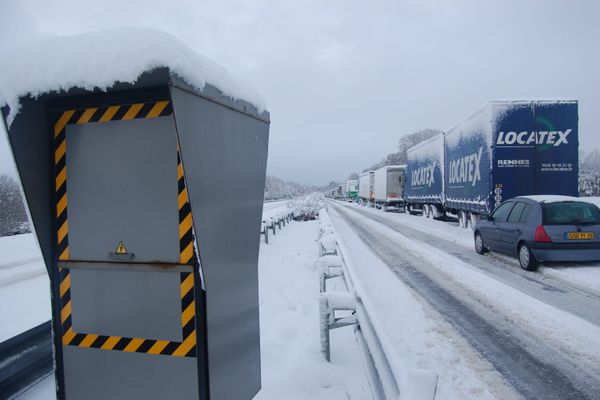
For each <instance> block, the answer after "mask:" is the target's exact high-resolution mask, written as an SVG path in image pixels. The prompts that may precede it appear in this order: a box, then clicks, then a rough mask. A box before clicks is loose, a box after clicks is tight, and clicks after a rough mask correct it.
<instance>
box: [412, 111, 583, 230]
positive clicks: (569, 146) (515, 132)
mask: <svg viewBox="0 0 600 400" xmlns="http://www.w3.org/2000/svg"><path fill="white" fill-rule="evenodd" d="M577 109H578V104H577V101H575V100H568V101H567V100H560V101H558V100H543V101H492V102H490V103H488V104H486V105H485V106H484V107H482V108H481V109H480V110H479V111H477V112H476V113H474V114H473V115H471V116H470V117H468V118H466V119H465V120H463V121H462V122H461V123H459V124H458V125H456V126H455V127H453V128H452V129H450V130H448V131H447V132H445V133H444V134H441V135H438V136H436V137H434V138H432V139H430V140H429V141H427V142H424V143H421V144H420V145H417V146H415V147H413V148H411V149H409V151H408V154H409V157H408V168H407V173H408V179H410V184H409V186H408V188H407V189H408V192H409V193H408V194H407V201H408V202H409V205H415V204H416V203H418V202H421V203H422V205H421V209H422V210H423V215H425V216H432V217H441V216H443V215H445V214H451V215H455V216H456V217H458V220H459V223H460V225H461V226H462V227H467V226H471V227H474V226H475V225H476V224H477V222H478V221H479V219H480V217H481V215H482V214H490V213H491V212H492V211H493V209H494V208H495V207H497V206H498V205H499V204H500V203H501V202H502V201H503V200H506V199H510V198H513V197H517V196H524V195H533V194H556V195H566V196H578V194H579V193H578V175H579V167H578V161H579V155H578V150H579V143H578V111H577ZM432 154H433V155H435V156H434V157H429V158H428V157H427V156H428V155H432ZM440 158H441V159H442V160H443V161H442V162H440V165H443V169H442V171H441V177H442V178H443V183H442V182H440V184H438V182H439V178H440V173H437V171H436V170H435V168H434V166H431V165H430V166H429V168H433V170H432V171H433V172H428V171H427V168H428V165H427V160H433V159H435V162H438V161H439V160H440ZM423 169H425V172H421V171H423ZM429 179H432V180H433V182H432V183H430V181H429ZM427 185H430V186H427ZM421 186H425V187H431V188H436V190H432V191H431V193H429V192H427V195H420V196H419V195H418V194H415V193H418V190H421V189H420V188H421ZM439 189H441V190H440V191H438V190H439ZM422 191H423V192H424V190H422ZM428 196H430V197H428Z"/></svg>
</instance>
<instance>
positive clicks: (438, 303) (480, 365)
mask: <svg viewBox="0 0 600 400" xmlns="http://www.w3.org/2000/svg"><path fill="white" fill-rule="evenodd" d="M332 204H333V207H332V208H333V210H334V212H331V213H330V214H331V215H332V217H334V223H336V227H337V228H338V235H340V236H342V238H343V240H345V241H346V242H348V241H350V242H351V243H352V244H351V245H350V244H348V243H347V244H348V247H350V248H352V249H354V251H358V250H356V249H357V248H360V247H361V246H363V247H366V248H367V250H366V251H368V252H369V254H368V255H364V254H362V255H361V254H360V252H359V254H358V255H356V254H355V255H353V257H363V259H364V265H363V268H365V270H368V273H365V276H364V279H365V281H367V280H373V281H374V282H375V284H378V285H383V284H384V283H383V282H381V279H380V281H379V282H377V279H375V278H374V277H373V276H374V275H382V276H383V275H385V274H386V273H387V274H388V275H389V272H390V271H391V272H392V274H393V276H394V279H393V280H394V282H393V283H390V282H387V281H389V280H390V278H389V277H387V278H386V279H385V280H386V282H385V285H386V289H385V290H381V288H380V289H379V290H377V288H374V290H373V291H372V293H373V296H374V297H379V299H378V300H379V301H380V302H381V303H382V306H383V305H384V304H385V303H386V302H388V306H387V307H385V308H382V310H385V313H386V314H385V315H388V317H389V319H390V321H394V320H395V318H397V316H396V315H397V314H401V315H405V316H406V318H410V320H414V319H415V318H418V317H417V314H419V313H421V314H422V315H424V316H425V317H423V318H422V319H421V320H420V323H413V324H411V328H410V329H406V328H404V331H405V332H402V329H403V328H402V327H400V326H399V330H397V331H396V340H397V341H398V342H402V341H409V342H410V343H411V345H412V347H408V348H405V349H404V357H405V358H406V360H407V362H409V361H408V360H410V359H411V357H412V358H414V362H415V363H417V364H418V363H425V364H426V365H428V366H429V367H433V368H434V369H437V371H438V373H439V374H440V386H439V392H438V398H440V399H441V398H459V397H460V398H502V399H503V398H509V397H510V394H507V393H510V390H511V388H514V390H516V392H518V394H519V395H520V396H522V397H523V398H526V399H592V398H597V396H598V393H600V326H599V325H600V324H599V319H598V313H599V312H598V310H600V297H598V295H597V293H595V292H594V291H593V290H586V289H585V288H583V287H579V286H575V285H572V284H570V283H566V282H563V281H560V280H556V279H554V278H552V277H550V276H547V275H544V274H531V273H530V274H527V273H525V272H523V273H521V271H520V270H519V269H518V267H516V268H513V267H509V266H508V265H509V263H510V261H508V260H504V259H503V258H501V257H500V258H499V257H494V256H492V257H483V256H479V255H477V254H475V253H474V251H473V250H472V248H471V247H470V246H469V248H468V249H467V248H466V247H465V246H464V245H463V243H466V241H464V240H463V239H461V235H460V234H456V235H455V234H454V232H453V230H454V228H453V227H452V226H449V225H448V224H446V225H445V226H444V228H439V226H435V224H433V223H435V222H437V221H430V220H423V219H422V218H418V217H413V216H408V215H398V214H386V213H382V212H380V211H376V210H372V209H365V208H363V207H358V206H354V205H347V204H343V203H332ZM338 225H339V226H338ZM423 227H425V228H423ZM456 230H457V231H458V229H456ZM442 231H444V232H443V233H442ZM351 252H352V250H351ZM374 256H375V257H376V258H378V260H377V262H381V263H382V264H383V265H385V268H386V269H387V272H386V273H384V272H383V271H382V268H381V267H378V268H377V269H376V268H374V267H373V265H372V264H377V262H373V261H370V260H372V259H373V258H374ZM394 285H395V291H396V292H399V293H400V292H404V293H406V292H407V291H408V292H409V294H410V296H408V297H409V298H410V297H411V296H412V298H416V299H418V304H419V307H421V308H422V309H421V310H419V309H418V307H413V308H414V309H413V310H412V313H411V314H407V312H406V310H402V309H398V307H397V306H395V305H392V304H389V303H391V302H393V300H394V294H392V293H390V292H393V291H394ZM376 300H377V299H376ZM413 303H414V301H413ZM408 304H411V303H410V302H408ZM390 324H392V322H390ZM431 324H433V325H434V326H435V328H431V327H428V328H426V327H427V326H429V325H431ZM448 325H449V326H450V327H451V329H447V328H448ZM415 326H417V328H415ZM419 326H425V327H424V328H423V329H418V327H419ZM432 330H433V331H434V332H438V333H439V332H442V335H441V338H438V341H437V342H436V341H435V339H434V338H435V334H432V332H431V331H432ZM406 331H408V332H412V335H407V333H408V332H406ZM393 334H394V333H393V332H392V335H393ZM421 336H423V337H424V338H425V340H427V339H426V338H428V337H431V339H430V340H431V341H428V342H427V345H424V346H422V347H419V346H418V343H419V342H420V340H419V339H417V338H419V337H421ZM439 340H441V341H443V342H445V344H449V343H450V344H453V345H454V346H450V348H445V344H443V343H442V342H440V341H439ZM463 342H464V343H463ZM465 344H467V345H465ZM427 346H429V349H427ZM457 348H458V349H461V351H460V352H458V354H456V355H455V357H450V359H453V358H454V359H453V362H454V364H456V366H453V365H452V363H450V362H449V358H448V357H449V356H448V354H453V352H454V353H457V351H456V349H457ZM473 350H474V351H473ZM470 352H472V353H473V354H470ZM411 354H412V356H411ZM465 357H470V358H471V359H472V360H475V361H474V362H472V363H470V364H469V363H468V362H465ZM454 369H458V370H460V371H461V372H460V374H459V376H461V377H462V378H458V376H456V375H455V372H454V371H453V370H454ZM458 379H463V380H465V381H466V383H464V384H461V383H459V380H458ZM475 393H478V394H477V395H474V394H475Z"/></svg>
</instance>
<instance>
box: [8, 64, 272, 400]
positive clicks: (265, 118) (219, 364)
mask: <svg viewBox="0 0 600 400" xmlns="http://www.w3.org/2000/svg"><path fill="white" fill-rule="evenodd" d="M152 99H170V100H171V102H172V105H173V110H174V112H173V114H174V120H175V127H174V128H175V132H176V136H177V139H178V141H179V144H180V152H181V160H182V164H183V167H184V169H185V178H186V186H187V190H188V196H189V202H190V206H191V209H192V215H193V219H194V227H193V229H194V233H195V239H196V249H197V251H198V254H199V258H200V260H199V267H200V268H196V271H195V273H194V275H195V281H196V282H198V283H200V284H199V285H197V286H196V294H197V297H196V298H197V304H196V307H197V308H196V310H197V311H196V315H197V318H198V319H199V320H198V322H197V325H196V326H197V330H198V331H199V333H198V348H199V352H198V361H197V362H198V368H197V376H195V377H193V378H194V379H197V381H198V387H199V391H198V395H199V398H202V399H204V398H212V399H233V400H235V399H240V400H241V399H250V398H252V397H253V396H254V395H255V394H256V393H257V392H258V390H259V389H260V336H259V308H258V271H257V263H258V248H259V240H260V222H261V221H260V219H261V213H262V203H263V193H264V183H265V172H266V162H267V151H268V139H269V124H270V117H269V113H268V112H266V111H265V112H259V111H258V110H256V109H255V108H254V107H253V106H252V105H251V104H249V103H246V102H244V101H239V100H233V99H231V98H228V97H225V96H223V95H222V94H221V93H220V92H219V91H218V90H217V89H216V88H214V87H212V86H210V85H206V86H205V88H204V89H203V90H201V91H200V90H197V89H195V88H192V87H190V86H188V85H187V84H186V83H185V82H184V81H183V80H182V79H180V78H179V77H177V76H175V75H173V74H171V73H170V72H169V70H168V69H166V68H161V69H157V70H154V71H152V72H148V73H145V74H143V75H142V76H141V77H140V78H139V79H138V81H137V82H136V83H135V84H122V83H119V84H115V85H114V86H113V87H112V88H110V89H109V90H108V91H106V92H102V91H100V90H93V91H87V90H82V89H75V88H74V89H70V90H69V91H67V92H61V93H51V94H46V95H42V96H40V97H38V98H36V99H33V98H30V97H28V98H23V99H21V105H22V108H21V111H20V113H19V114H18V115H17V117H16V119H15V120H14V122H13V123H12V125H11V126H10V129H7V132H8V138H9V143H10V146H11V148H12V152H13V155H14V158H15V162H16V165H17V170H18V173H19V176H20V179H21V182H22V186H23V190H24V194H25V198H26V201H27V205H28V207H29V212H30V215H31V219H32V222H33V226H34V229H35V233H36V236H37V238H38V241H39V244H40V247H41V250H42V254H43V257H44V261H45V263H46V267H47V269H48V273H49V276H50V278H51V282H52V304H53V330H54V332H55V335H54V341H55V343H54V347H55V367H56V379H57V387H58V398H59V399H64V398H66V394H65V380H67V379H71V378H72V379H78V377H77V374H79V373H80V372H81V371H75V372H73V375H72V376H68V375H67V374H69V373H70V372H69V371H72V370H71V369H69V371H66V370H65V364H64V356H65V354H63V346H62V343H61V322H60V315H61V314H60V308H59V304H58V299H59V277H58V267H59V263H58V261H57V259H58V254H57V248H56V245H55V243H56V241H57V233H56V232H57V226H56V225H57V224H56V221H55V207H56V199H55V191H54V159H53V157H54V147H53V128H52V127H53V115H54V114H53V113H54V112H55V111H56V110H61V109H62V110H64V109H66V108H68V107H76V106H77V107H87V106H97V105H99V104H105V105H110V104H121V103H124V102H135V101H148V100H152ZM2 111H3V116H4V121H6V116H7V115H8V111H9V110H8V109H6V108H4V109H3V110H2ZM175 184H176V182H175ZM140 234H141V235H143V234H144V232H140ZM83 264H85V263H83ZM123 265H124V268H125V269H127V268H128V267H126V264H123ZM144 265H146V267H144V268H147V269H148V270H149V271H150V270H153V271H154V270H156V268H158V269H160V268H162V267H161V266H160V265H157V266H152V265H151V264H144ZM84 267H85V265H84V266H82V268H84ZM133 267H134V266H132V267H131V268H133ZM95 268H99V267H98V266H96V267H95ZM135 268H138V267H135ZM79 275H81V277H78V279H79V280H80V281H82V282H83V280H82V279H86V280H87V281H89V277H85V276H84V275H82V274H79ZM159 286H160V285H158V284H157V285H155V287H159ZM145 295H148V296H160V295H161V293H145ZM92 300H93V299H89V301H92ZM80 306H81V305H80ZM168 308H169V307H165V310H167V309H168ZM83 322H84V323H86V324H88V325H93V324H94V321H93V318H92V319H90V320H88V321H87V322H85V321H83ZM134 325H135V324H134ZM131 329H135V326H132V327H131ZM152 329H155V330H157V331H158V332H160V330H161V329H162V328H161V327H160V326H154V327H153V328H152ZM167 333H168V332H167ZM73 349H76V348H73ZM73 349H69V351H71V350H73ZM90 350H95V349H90ZM106 353H110V352H106ZM121 354H123V355H124V356H126V357H123V359H124V361H123V363H127V362H128V361H126V360H125V358H135V357H134V356H135V355H136V354H135V353H127V354H126V353H121ZM141 356H144V357H148V355H146V354H143V355H141ZM77 357H79V356H77ZM140 360H142V358H136V360H135V361H132V364H130V367H131V369H130V370H129V371H135V369H137V368H141V369H142V370H143V368H144V365H145V364H144V362H143V360H142V361H140ZM165 360H169V361H166V362H165V364H164V365H162V366H159V367H160V368H159V370H157V369H155V367H152V368H153V369H152V371H154V372H152V373H148V375H147V376H146V382H144V383H143V384H144V385H149V387H152V385H153V384H155V385H160V384H161V381H160V378H161V377H162V378H163V379H165V378H167V377H168V376H167V375H168V374H172V375H175V374H177V373H178V370H177V369H176V368H173V369H172V368H171V366H170V365H171V362H172V360H171V359H169V358H168V357H166V358H165ZM90 361H93V360H92V359H89V358H86V357H83V358H81V360H80V362H81V363H86V362H88V363H89V362H90ZM99 362H103V361H102V360H100V361H99ZM123 365H126V364H123ZM81 367H82V368H83V367H84V365H81ZM157 368H158V367H157ZM115 373H122V374H125V373H127V370H126V369H123V370H122V371H117V372H115ZM157 374H158V375H157ZM140 376H141V377H143V376H144V375H143V374H141V375H140ZM173 379H174V380H171V382H172V383H173V384H175V383H176V381H177V379H180V378H179V377H173ZM181 379H183V377H181ZM165 381H169V379H165ZM95 384H97V385H101V384H102V382H101V381H100V380H98V381H97V382H95ZM162 384H163V385H164V384H165V382H163V383H162ZM157 387H158V386H157ZM81 390H87V391H88V394H89V397H88V398H94V397H93V396H94V393H93V391H94V388H93V387H88V388H87V389H86V388H85V387H84V388H83V389H81ZM125 392H126V391H123V392H122V393H125ZM131 393H135V392H131ZM169 393H170V396H169V397H172V398H184V397H185V398H187V397H186V396H185V394H184V393H180V392H178V388H177V387H173V388H172V390H171V391H170V392H169ZM164 394H165V393H164V392H157V393H151V390H148V396H149V397H146V398H154V397H153V396H163V395H164ZM180 395H181V396H184V397H181V396H180Z"/></svg>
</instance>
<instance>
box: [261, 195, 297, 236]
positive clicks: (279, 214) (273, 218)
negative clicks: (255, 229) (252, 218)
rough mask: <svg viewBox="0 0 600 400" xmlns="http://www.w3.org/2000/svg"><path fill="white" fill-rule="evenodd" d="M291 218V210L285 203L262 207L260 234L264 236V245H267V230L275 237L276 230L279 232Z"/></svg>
mask: <svg viewBox="0 0 600 400" xmlns="http://www.w3.org/2000/svg"><path fill="white" fill-rule="evenodd" d="M292 218H293V210H292V209H290V208H289V207H288V203H287V202H284V203H283V204H282V205H279V206H274V207H269V208H267V207H264V208H263V214H262V223H261V226H260V233H261V235H264V236H265V243H267V244H268V243H269V230H271V232H272V234H273V235H276V234H277V229H279V230H281V228H282V227H283V226H286V224H288V223H289V222H290V221H291V220H292Z"/></svg>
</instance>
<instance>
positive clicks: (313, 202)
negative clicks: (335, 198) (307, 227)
mask: <svg viewBox="0 0 600 400" xmlns="http://www.w3.org/2000/svg"><path fill="white" fill-rule="evenodd" d="M324 202H325V198H324V197H323V194H322V193H312V194H309V195H308V196H304V197H301V198H298V199H295V200H292V201H291V202H290V203H289V204H288V207H290V208H291V209H292V210H293V214H294V220H295V221H312V220H314V219H316V218H317V217H318V216H319V210H320V209H321V208H323V204H324Z"/></svg>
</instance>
